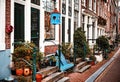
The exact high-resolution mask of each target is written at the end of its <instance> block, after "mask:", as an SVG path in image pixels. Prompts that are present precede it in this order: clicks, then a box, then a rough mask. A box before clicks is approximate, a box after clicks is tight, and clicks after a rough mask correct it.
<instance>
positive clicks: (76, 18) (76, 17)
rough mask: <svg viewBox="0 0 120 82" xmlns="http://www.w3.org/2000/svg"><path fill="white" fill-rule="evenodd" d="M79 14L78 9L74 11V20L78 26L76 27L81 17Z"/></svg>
mask: <svg viewBox="0 0 120 82" xmlns="http://www.w3.org/2000/svg"><path fill="white" fill-rule="evenodd" d="M78 14H79V12H78V11H74V19H75V20H74V22H75V24H76V25H75V26H76V27H75V28H77V27H78V18H79V17H78Z"/></svg>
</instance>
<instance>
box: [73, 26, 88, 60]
mask: <svg viewBox="0 0 120 82" xmlns="http://www.w3.org/2000/svg"><path fill="white" fill-rule="evenodd" d="M89 53H90V49H89V46H88V43H87V41H86V37H85V33H84V31H82V30H81V28H78V29H77V30H76V31H75V33H74V54H75V55H76V57H82V58H85V57H86V55H87V54H89Z"/></svg>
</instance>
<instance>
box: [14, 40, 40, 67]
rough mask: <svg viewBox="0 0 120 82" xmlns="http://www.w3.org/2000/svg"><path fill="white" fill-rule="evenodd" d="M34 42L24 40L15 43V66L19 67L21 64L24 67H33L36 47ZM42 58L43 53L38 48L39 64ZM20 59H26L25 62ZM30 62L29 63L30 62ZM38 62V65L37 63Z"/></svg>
mask: <svg viewBox="0 0 120 82" xmlns="http://www.w3.org/2000/svg"><path fill="white" fill-rule="evenodd" d="M35 47H36V46H35V44H34V43H29V42H22V43H18V44H16V45H15V49H14V53H13V54H12V55H13V56H12V57H13V61H14V63H15V68H16V69H17V68H19V66H21V67H22V69H25V68H31V66H32V61H33V58H32V57H33V49H34V48H35ZM41 58H42V53H41V52H39V51H38V50H36V62H37V64H38V63H39V62H40V60H41ZM19 61H24V63H20V62H19ZM26 62H27V63H26ZM28 63H29V64H28ZM37 64H36V65H37Z"/></svg>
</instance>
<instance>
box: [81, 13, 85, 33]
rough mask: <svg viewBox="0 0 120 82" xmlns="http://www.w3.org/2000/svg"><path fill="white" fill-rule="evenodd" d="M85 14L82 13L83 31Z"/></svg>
mask: <svg viewBox="0 0 120 82" xmlns="http://www.w3.org/2000/svg"><path fill="white" fill-rule="evenodd" d="M84 23H85V15H82V30H83V31H84V25H85V24H84Z"/></svg>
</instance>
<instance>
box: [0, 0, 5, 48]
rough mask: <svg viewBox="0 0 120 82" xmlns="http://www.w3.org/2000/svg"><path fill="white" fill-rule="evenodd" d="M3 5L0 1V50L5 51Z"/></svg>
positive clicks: (3, 2) (2, 1)
mask: <svg viewBox="0 0 120 82" xmlns="http://www.w3.org/2000/svg"><path fill="white" fill-rule="evenodd" d="M5 3H6V0H0V11H1V12H0V50H5Z"/></svg>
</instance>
